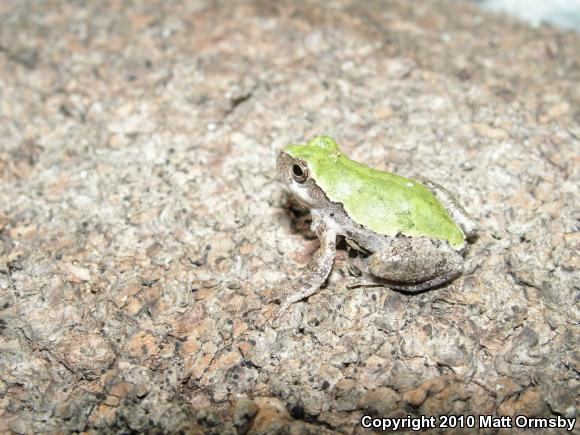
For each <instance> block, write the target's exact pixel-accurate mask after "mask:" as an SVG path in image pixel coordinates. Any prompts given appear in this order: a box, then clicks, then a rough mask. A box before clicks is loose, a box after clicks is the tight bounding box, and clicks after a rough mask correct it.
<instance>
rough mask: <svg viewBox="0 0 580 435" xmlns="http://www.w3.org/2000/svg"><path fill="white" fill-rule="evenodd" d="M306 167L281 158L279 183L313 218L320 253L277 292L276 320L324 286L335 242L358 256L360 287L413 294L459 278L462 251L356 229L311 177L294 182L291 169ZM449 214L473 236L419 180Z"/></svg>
mask: <svg viewBox="0 0 580 435" xmlns="http://www.w3.org/2000/svg"><path fill="white" fill-rule="evenodd" d="M296 163H298V164H300V165H302V166H305V163H304V162H302V161H300V160H299V159H294V158H292V157H291V156H289V155H288V154H287V153H285V152H280V154H279V155H278V160H277V171H278V175H279V177H280V178H281V179H282V180H283V181H284V183H285V184H286V185H287V186H288V188H289V189H290V191H291V192H292V193H293V194H294V196H295V197H296V198H297V199H298V201H299V202H300V203H301V204H303V205H304V206H306V207H308V208H310V210H311V213H312V230H313V231H314V232H315V233H316V235H317V236H318V238H319V239H320V249H318V251H317V252H316V253H315V255H314V256H313V257H312V258H311V259H310V261H309V263H308V265H307V266H306V270H305V271H304V274H303V275H302V277H301V278H299V279H298V281H297V282H295V283H293V284H292V285H290V286H288V287H285V288H282V289H281V290H280V292H279V294H278V296H277V299H279V300H280V301H281V304H280V308H279V311H278V316H280V315H282V314H283V313H284V311H286V309H287V308H288V307H289V306H290V305H292V304H294V303H296V302H298V301H300V300H302V299H304V298H307V297H308V296H311V295H313V294H314V293H316V291H317V290H318V289H319V288H320V286H321V285H322V284H323V283H324V281H325V280H326V278H327V277H328V274H329V273H330V270H331V269H332V264H333V262H334V257H335V255H336V237H337V236H339V235H340V236H344V237H345V239H346V242H347V244H348V245H349V247H350V248H351V249H355V250H356V251H357V254H359V255H356V256H355V258H353V259H352V260H351V265H350V266H351V270H353V271H355V272H356V273H357V274H360V275H363V276H364V280H365V281H366V282H365V284H364V285H385V286H388V287H390V288H393V289H397V290H403V291H409V292H416V291H422V290H426V289H429V288H432V287H436V286H439V285H441V284H443V283H445V282H447V281H450V280H452V279H454V278H456V277H457V276H459V275H460V274H461V273H462V271H463V257H462V254H463V251H464V250H465V247H464V248H463V249H462V251H460V252H458V251H456V250H455V249H454V248H453V247H451V246H450V245H449V244H448V243H447V242H444V241H441V240H431V239H429V238H425V237H406V236H401V235H397V236H395V237H390V236H385V235H382V234H377V233H375V232H374V231H372V230H370V229H368V228H366V227H364V226H362V225H360V224H358V223H356V222H355V221H354V220H353V219H351V218H350V216H348V215H347V213H346V212H345V210H344V208H343V207H342V204H340V203H335V202H332V201H330V200H329V199H328V198H327V196H326V194H325V193H324V192H323V191H322V189H321V188H320V187H318V186H317V185H316V182H315V180H313V179H312V178H311V177H310V176H309V177H308V178H307V179H306V180H304V181H302V182H297V181H296V180H295V179H294V178H293V176H292V167H293V165H294V164H296ZM420 180H421V181H422V182H423V183H424V185H425V186H427V187H428V188H429V189H430V190H431V191H432V192H433V193H434V194H435V196H436V197H437V198H438V199H439V201H441V203H442V204H443V205H444V207H445V208H446V209H447V210H448V212H449V214H450V215H451V216H452V218H453V219H454V220H455V221H456V222H457V224H458V225H459V226H460V228H461V229H462V231H463V232H464V234H465V235H466V236H467V237H468V236H472V235H474V234H475V232H476V224H475V222H474V221H473V219H472V218H471V217H470V216H469V215H468V214H467V212H466V211H465V209H464V208H463V207H462V206H461V205H460V204H459V203H458V202H457V200H456V199H455V197H454V196H453V195H452V194H451V193H450V192H449V191H447V190H446V189H444V188H443V187H441V186H440V185H438V184H436V183H434V182H431V181H429V180H426V179H424V178H420Z"/></svg>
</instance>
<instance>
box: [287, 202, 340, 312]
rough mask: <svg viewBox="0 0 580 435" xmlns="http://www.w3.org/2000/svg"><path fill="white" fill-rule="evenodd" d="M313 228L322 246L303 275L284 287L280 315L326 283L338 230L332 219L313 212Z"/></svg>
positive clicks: (334, 254) (334, 253)
mask: <svg viewBox="0 0 580 435" xmlns="http://www.w3.org/2000/svg"><path fill="white" fill-rule="evenodd" d="M311 227H312V229H313V230H314V231H315V233H316V235H317V236H318V238H319V240H320V248H319V249H318V251H316V253H315V254H314V256H313V257H312V258H311V259H310V261H309V262H308V265H307V266H306V267H305V268H304V272H303V274H302V276H301V277H300V278H299V279H298V280H297V281H296V282H295V283H293V284H291V285H290V286H288V287H286V288H284V289H283V294H282V297H280V298H279V299H281V303H280V308H279V309H278V317H280V316H281V315H282V314H283V313H284V312H285V311H286V310H287V309H288V307H289V306H290V305H292V304H294V303H296V302H298V301H300V300H302V299H304V298H307V297H308V296H312V295H313V294H314V293H316V292H317V291H318V289H319V288H320V286H321V285H322V284H324V281H326V278H327V277H328V274H329V273H330V270H331V269H332V264H333V262H334V257H335V256H336V234H337V233H336V230H335V228H334V225H333V223H332V221H330V220H328V219H326V218H325V217H324V215H322V214H318V213H316V212H315V211H313V212H312V226H311Z"/></svg>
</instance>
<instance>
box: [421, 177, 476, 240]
mask: <svg viewBox="0 0 580 435" xmlns="http://www.w3.org/2000/svg"><path fill="white" fill-rule="evenodd" d="M415 179H416V180H418V181H420V182H421V183H423V184H424V185H425V187H427V188H428V189H429V190H430V191H431V192H433V194H434V195H435V197H436V198H437V199H438V200H439V201H441V204H443V206H444V207H445V209H446V210H447V212H448V213H449V214H450V215H451V217H452V218H453V220H454V221H455V222H457V223H458V224H459V226H460V227H461V229H462V230H463V232H464V234H465V236H466V237H472V236H474V235H475V234H477V222H476V221H475V219H473V217H472V216H471V215H470V214H469V213H468V212H467V211H466V210H465V208H463V206H462V205H461V204H460V203H459V201H458V200H457V198H456V197H455V195H454V194H453V193H451V192H449V191H448V190H447V189H445V188H444V187H443V186H441V185H440V184H438V183H435V182H434V181H431V180H429V179H427V178H425V177H423V176H420V175H419V176H416V177H415Z"/></svg>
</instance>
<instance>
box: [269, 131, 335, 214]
mask: <svg viewBox="0 0 580 435" xmlns="http://www.w3.org/2000/svg"><path fill="white" fill-rule="evenodd" d="M339 154H340V149H339V148H338V145H337V143H336V142H335V141H334V140H333V139H331V138H330V137H328V136H317V137H315V138H314V139H312V140H311V141H309V142H308V143H307V144H306V145H287V146H285V147H284V148H282V150H281V151H280V153H279V154H278V160H277V162H276V168H277V171H278V176H279V177H280V178H281V179H282V181H284V183H285V184H286V185H287V186H288V188H289V189H290V191H291V192H292V193H293V194H294V196H296V198H297V199H298V200H299V201H300V202H301V203H303V204H304V205H305V206H307V207H321V206H323V205H324V204H326V203H328V199H327V198H326V195H325V194H324V191H323V190H322V189H321V188H320V186H319V185H318V184H317V182H316V180H317V178H318V177H319V176H320V175H321V174H324V168H325V166H326V165H327V164H328V163H329V162H331V161H332V160H334V159H336V157H337V156H338V155H339Z"/></svg>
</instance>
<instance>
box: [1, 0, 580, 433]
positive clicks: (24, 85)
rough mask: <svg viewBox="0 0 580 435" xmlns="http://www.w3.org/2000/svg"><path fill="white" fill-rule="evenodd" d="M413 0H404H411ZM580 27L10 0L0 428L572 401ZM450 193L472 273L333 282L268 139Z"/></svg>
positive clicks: (297, 7)
mask: <svg viewBox="0 0 580 435" xmlns="http://www.w3.org/2000/svg"><path fill="white" fill-rule="evenodd" d="M411 3H417V5H416V6H415V7H414V8H412V7H411V6H410V5H411ZM579 82H580V36H579V35H577V34H573V33H563V32H560V31H557V30H553V29H550V28H540V29H537V30H532V29H530V28H528V27H526V26H525V25H523V24H519V23H517V22H515V21H510V20H507V19H504V18H500V17H498V16H493V15H488V14H485V13H483V12H480V11H478V10H477V9H476V8H475V7H473V6H470V5H463V4H460V3H456V2H452V1H449V2H447V1H436V2H426V3H424V2H420V4H419V2H407V1H403V0H400V1H389V2H378V1H368V2H361V1H347V0H337V1H325V2H312V1H304V2H291V1H276V2H269V1H259V0H255V1H246V2H241V1H240V2H219V1H207V2H199V1H190V2H181V1H171V2H169V1H158V2H137V1H135V2H121V1H110V2H97V1H95V2H92V1H91V2H76V1H75V2H68V3H65V2H60V1H51V2H48V1H46V2H38V1H36V0H29V1H23V0H4V1H2V2H0V432H3V431H13V432H16V433H30V432H33V431H39V430H40V431H46V430H62V431H91V432H92V431H97V432H109V431H118V432H129V431H144V430H149V431H154V430H157V431H159V432H176V431H178V430H183V431H189V432H190V433H204V432H206V433H216V434H217V433H220V434H222V433H226V434H227V433H232V434H233V433H236V432H239V433H245V432H246V431H248V430H249V431H251V433H273V432H276V431H282V430H286V431H291V433H308V432H310V433H330V432H344V433H353V432H354V433H359V432H364V431H363V430H362V429H361V428H360V426H358V422H359V419H360V417H361V415H362V414H364V413H370V414H372V415H378V416H384V415H399V416H401V415H407V414H410V415H419V414H422V413H423V414H428V415H439V414H447V413H451V414H469V413H471V414H473V413H476V414H498V415H516V414H528V415H535V416H554V415H561V416H568V417H575V416H576V415H577V411H578V408H577V394H578V370H579V368H580V367H579V366H580V360H579V355H578V348H579V345H578V337H579V328H578V320H579V317H580V315H579V306H578V294H579V293H578V288H579V286H580V283H579V277H578V270H579V261H580V255H579V245H580V235H579V233H578V219H579V217H580V216H579V207H578V206H579V204H578V189H579V188H578V186H579V184H580V180H579V167H580V165H579V161H578V151H579V138H580V85H579ZM320 133H326V134H329V135H332V136H334V137H335V138H336V139H337V140H338V141H339V142H340V143H341V144H342V146H343V148H344V150H345V151H346V152H347V153H348V154H349V155H350V156H351V157H352V158H354V159H356V160H360V161H362V162H365V163H367V164H369V165H372V166H374V167H377V168H379V169H385V170H391V171H396V172H399V173H401V174H404V175H412V174H416V173H419V174H421V175H424V176H427V177H429V178H431V179H433V180H435V181H438V182H440V183H441V184H443V185H445V186H446V187H447V188H449V189H450V190H452V191H455V192H457V194H458V196H459V198H461V201H462V202H463V203H464V204H465V206H466V208H467V209H468V210H469V211H470V212H471V213H472V214H473V215H474V216H475V218H476V219H477V220H478V221H479V223H480V225H481V226H482V231H481V234H480V237H479V238H478V239H477V240H476V241H475V243H474V244H473V245H472V247H471V250H470V252H469V254H468V256H467V260H468V264H467V271H466V274H465V275H464V276H463V277H462V278H460V279H458V280H456V281H454V282H453V283H451V284H450V285H448V286H445V287H443V288H441V289H438V290H433V291H428V292H425V293H423V294H420V295H405V294H401V293H397V292H394V291H392V290H389V289H386V288H357V287H354V288H351V287H352V286H353V285H355V284H356V279H355V278H353V277H351V276H350V275H349V274H348V272H347V269H346V264H345V261H344V260H345V251H344V250H341V251H340V254H339V258H338V259H337V262H336V264H335V268H334V270H333V272H332V274H331V276H330V278H329V281H328V285H327V287H326V288H324V289H323V290H322V291H321V292H320V293H318V294H317V295H315V296H313V297H311V298H310V299H309V300H308V301H307V302H305V303H299V304H296V305H294V306H293V307H292V308H291V309H290V310H289V311H288V312H287V313H286V315H285V317H284V318H283V319H282V322H281V325H280V326H279V327H278V328H277V329H275V328H272V326H270V325H269V324H268V323H267V322H266V320H267V318H268V316H269V314H270V313H271V312H272V310H273V309H274V308H275V306H274V305H268V304H267V303H266V295H268V294H269V291H270V290H271V288H272V287H273V286H274V287H275V285H276V284H275V283H276V282H278V281H280V280H289V279H291V278H292V277H296V276H298V275H299V274H300V270H299V266H301V265H303V264H304V263H305V262H306V261H307V260H308V258H309V257H310V256H311V255H312V253H313V252H314V251H315V250H316V248H317V241H316V239H314V238H313V235H312V233H310V232H309V231H308V230H307V225H306V224H307V218H308V216H307V215H306V214H305V213H304V212H302V211H300V210H297V209H296V207H295V205H294V204H293V202H292V201H291V200H289V198H288V194H287V193H286V192H285V191H284V189H283V187H282V185H281V183H280V182H278V181H277V180H276V174H275V155H276V151H277V150H278V149H279V148H280V147H281V146H282V145H283V144H285V143H287V142H303V141H305V140H307V139H308V138H310V137H312V136H313V135H314V134H320Z"/></svg>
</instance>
